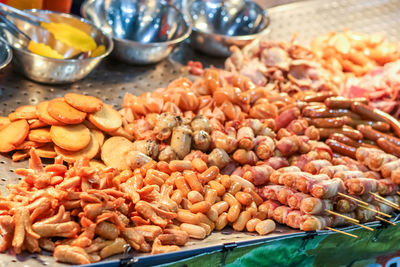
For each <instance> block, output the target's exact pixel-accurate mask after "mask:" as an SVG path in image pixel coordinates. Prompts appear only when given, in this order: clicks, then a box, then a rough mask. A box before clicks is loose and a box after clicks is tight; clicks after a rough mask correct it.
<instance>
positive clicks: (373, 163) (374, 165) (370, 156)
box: [356, 147, 398, 171]
mask: <svg viewBox="0 0 400 267" xmlns="http://www.w3.org/2000/svg"><path fill="white" fill-rule="evenodd" d="M356 158H357V160H358V161H360V162H361V163H363V164H364V165H367V166H368V167H369V168H370V169H371V170H374V171H379V170H381V168H382V167H383V166H384V165H385V164H387V163H389V162H392V161H395V160H397V159H398V158H397V157H396V156H393V155H390V154H386V153H385V152H383V151H382V150H380V149H376V148H366V147H359V148H357V151H356Z"/></svg>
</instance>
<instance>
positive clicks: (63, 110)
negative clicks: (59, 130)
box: [47, 98, 86, 124]
mask: <svg viewBox="0 0 400 267" xmlns="http://www.w3.org/2000/svg"><path fill="white" fill-rule="evenodd" d="M47 112H48V113H49V115H50V116H51V117H53V118H54V119H56V120H58V121H61V122H63V123H66V124H79V123H81V122H83V120H84V119H85V118H86V113H85V112H82V111H79V110H77V109H76V108H74V107H73V106H71V105H69V104H68V103H67V102H65V101H64V99H60V98H57V99H53V100H51V101H50V102H49V105H48V107H47Z"/></svg>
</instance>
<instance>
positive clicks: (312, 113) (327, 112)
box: [302, 107, 361, 119]
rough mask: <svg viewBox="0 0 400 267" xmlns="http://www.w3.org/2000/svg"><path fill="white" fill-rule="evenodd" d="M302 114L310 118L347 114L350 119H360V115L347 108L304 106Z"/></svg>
mask: <svg viewBox="0 0 400 267" xmlns="http://www.w3.org/2000/svg"><path fill="white" fill-rule="evenodd" d="M302 115H303V116H304V117H310V118H332V117H342V116H348V117H350V118H352V119H361V117H360V115H358V114H356V113H354V112H352V111H351V110H348V109H328V108H315V107H305V108H304V109H303V112H302Z"/></svg>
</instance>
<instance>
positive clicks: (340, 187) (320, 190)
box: [310, 178, 346, 199]
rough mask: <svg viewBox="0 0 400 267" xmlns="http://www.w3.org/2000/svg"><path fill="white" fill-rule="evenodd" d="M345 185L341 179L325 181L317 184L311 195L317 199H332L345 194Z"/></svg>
mask: <svg viewBox="0 0 400 267" xmlns="http://www.w3.org/2000/svg"><path fill="white" fill-rule="evenodd" d="M345 189H346V188H345V186H344V183H343V181H342V180H341V179H339V178H333V179H331V180H324V181H321V182H319V183H318V184H315V185H314V186H313V187H312V188H311V190H310V193H311V195H312V196H313V197H316V198H324V199H326V198H331V197H334V196H336V195H337V193H343V192H344V191H345Z"/></svg>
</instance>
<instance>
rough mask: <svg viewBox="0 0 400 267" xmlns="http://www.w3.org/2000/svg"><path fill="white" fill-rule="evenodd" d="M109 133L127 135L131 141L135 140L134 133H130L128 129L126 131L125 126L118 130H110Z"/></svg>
mask: <svg viewBox="0 0 400 267" xmlns="http://www.w3.org/2000/svg"><path fill="white" fill-rule="evenodd" d="M109 134H110V135H111V136H122V137H125V138H126V139H128V140H129V141H132V140H133V138H134V137H133V135H131V134H130V133H128V132H127V131H125V129H124V128H122V127H119V128H118V129H117V130H115V131H113V132H109Z"/></svg>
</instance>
